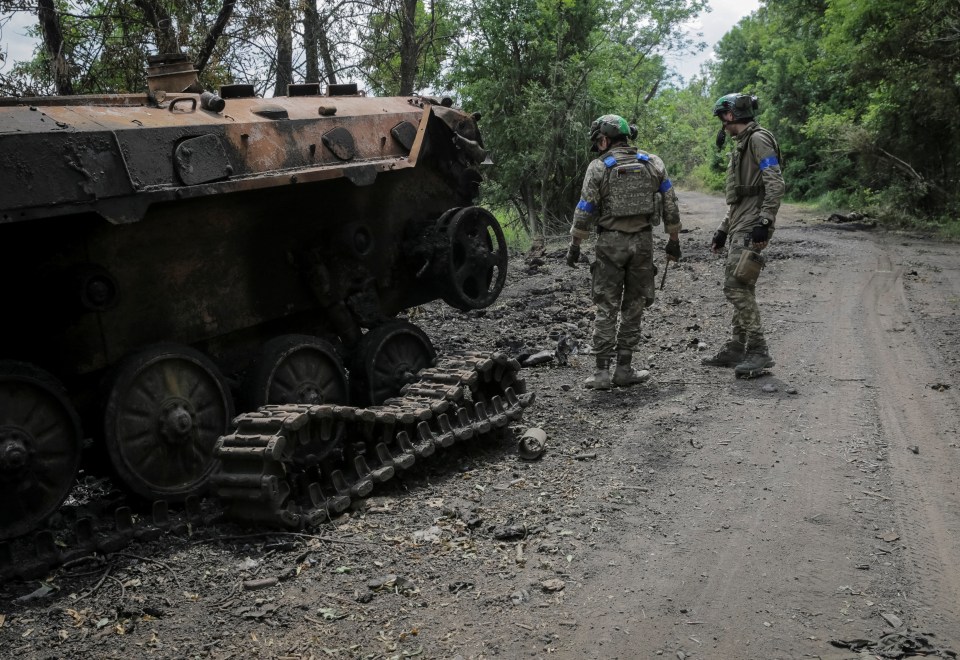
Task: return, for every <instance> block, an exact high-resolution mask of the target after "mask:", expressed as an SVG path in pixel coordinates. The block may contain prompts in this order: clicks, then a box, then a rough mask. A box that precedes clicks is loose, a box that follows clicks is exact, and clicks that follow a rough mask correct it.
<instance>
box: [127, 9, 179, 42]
mask: <svg viewBox="0 0 960 660" xmlns="http://www.w3.org/2000/svg"><path fill="white" fill-rule="evenodd" d="M133 4H135V5H136V6H137V7H139V8H140V10H141V11H143V16H144V18H146V20H147V23H149V24H150V26H151V27H152V28H153V33H154V35H155V36H156V40H157V53H158V54H161V55H166V54H167V53H175V54H179V53H180V44H178V43H177V32H176V30H174V29H173V20H172V19H171V18H170V12H169V11H167V8H166V7H165V6H164V4H163V2H161V1H160V0H134V3H133Z"/></svg>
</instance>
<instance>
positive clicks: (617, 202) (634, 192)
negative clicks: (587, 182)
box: [603, 150, 663, 218]
mask: <svg viewBox="0 0 960 660" xmlns="http://www.w3.org/2000/svg"><path fill="white" fill-rule="evenodd" d="M603 164H604V165H605V166H606V168H607V190H608V193H607V199H605V200H604V202H603V207H604V211H606V212H607V213H609V214H610V215H611V216H613V217H615V218H620V217H624V216H633V215H647V216H653V215H654V213H655V212H656V200H655V199H654V195H655V194H656V192H657V190H658V189H659V188H660V179H661V178H663V176H662V175H661V174H660V173H658V172H657V171H656V166H655V165H654V164H653V161H652V160H651V159H650V155H649V154H646V153H644V152H642V151H639V150H637V153H636V154H618V155H617V156H614V155H612V154H611V155H609V156H607V157H606V158H604V159H603Z"/></svg>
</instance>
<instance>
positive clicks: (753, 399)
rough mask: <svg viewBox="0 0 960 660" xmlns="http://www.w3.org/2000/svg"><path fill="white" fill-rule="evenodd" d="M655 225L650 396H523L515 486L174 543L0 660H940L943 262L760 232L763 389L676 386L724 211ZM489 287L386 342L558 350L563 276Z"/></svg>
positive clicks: (955, 352) (950, 492)
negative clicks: (659, 266)
mask: <svg viewBox="0 0 960 660" xmlns="http://www.w3.org/2000/svg"><path fill="white" fill-rule="evenodd" d="M681 210H682V212H683V221H684V225H685V228H686V230H685V233H684V234H683V235H682V239H681V244H682V246H683V250H684V260H683V262H682V264H681V265H680V266H679V267H678V268H676V269H671V271H670V273H669V275H668V279H667V283H666V287H665V289H664V291H663V292H662V294H661V296H660V298H659V299H658V301H657V302H656V303H655V304H654V306H653V307H651V308H650V310H649V311H648V315H647V318H646V319H645V327H646V334H647V347H646V350H645V353H644V355H643V356H642V357H643V359H642V360H640V361H641V362H645V363H646V366H648V367H649V368H650V370H651V372H652V373H653V379H652V381H651V382H650V383H648V384H645V385H641V386H637V387H634V388H630V389H621V390H615V391H613V392H608V393H594V392H591V391H589V390H584V389H583V387H582V385H581V382H582V380H583V379H584V378H585V377H586V376H587V375H588V374H589V373H590V371H591V368H592V358H591V357H590V356H588V355H582V354H575V355H573V356H572V357H571V358H570V366H562V365H560V364H558V363H557V362H556V360H553V361H550V362H547V363H545V364H542V365H538V366H531V367H529V368H527V369H526V370H525V373H526V376H527V382H528V385H529V387H530V390H531V391H534V392H536V393H537V402H536V404H535V405H534V406H533V407H532V408H531V409H528V411H527V414H526V416H525V419H524V425H523V426H522V427H519V428H518V429H516V430H517V432H522V431H523V430H524V428H526V427H527V426H540V427H542V428H543V429H545V430H546V431H547V433H548V434H549V447H548V450H547V452H546V454H545V455H544V456H543V458H542V459H540V460H539V461H535V462H526V461H522V460H520V459H519V458H518V457H517V455H516V452H515V442H516V441H515V439H511V438H505V439H503V440H502V441H500V442H499V443H494V444H492V445H487V446H482V447H472V448H464V449H459V448H455V450H453V451H450V452H448V453H447V454H446V455H444V456H440V457H438V458H437V460H435V461H434V462H432V463H431V464H429V465H426V466H422V467H420V466H418V467H416V468H415V469H414V470H412V471H411V472H409V473H407V474H406V475H404V476H403V477H402V478H401V479H397V480H395V481H393V482H390V483H389V484H385V485H384V487H383V488H381V489H380V490H378V491H376V492H375V493H374V496H373V497H371V498H369V499H368V500H366V501H365V502H364V503H363V504H362V505H361V506H358V507H357V508H356V509H355V510H354V511H352V512H351V513H349V514H347V515H344V516H342V517H341V518H339V519H338V520H336V521H335V522H334V523H332V524H330V525H327V526H324V527H323V528H321V529H319V530H316V532H315V533H314V534H312V535H301V536H296V535H275V536H262V535H259V536H258V535H250V534H251V533H250V531H249V530H240V529H237V530H236V536H239V537H242V538H224V530H223V529H220V530H219V531H218V532H217V533H208V532H206V531H204V530H198V531H197V532H196V534H195V535H194V536H193V537H191V538H187V539H172V540H166V541H164V542H162V543H154V544H146V545H143V546H134V547H132V548H131V549H128V550H126V551H124V554H122V555H115V556H112V557H108V558H106V559H105V560H103V561H102V562H101V563H99V564H96V565H94V566H93V568H92V569H88V570H86V575H84V574H82V573H83V572H84V571H82V570H78V569H77V568H76V567H74V568H71V569H60V570H58V571H57V572H56V573H55V574H53V575H51V576H50V577H49V579H48V580H46V581H44V584H45V585H46V586H47V587H49V588H50V590H51V591H50V592H49V593H48V594H46V595H42V596H38V597H34V598H28V599H26V600H20V601H17V600H15V599H16V598H20V597H23V596H25V595H27V594H30V593H31V592H34V590H35V589H37V587H38V586H41V585H38V584H36V583H34V584H30V585H25V584H9V585H3V587H2V592H0V645H2V646H0V648H2V649H3V654H0V655H4V656H5V657H14V656H18V657H24V658H33V657H37V658H39V657H70V658H81V657H89V658H94V657H96V658H106V657H111V658H112V657H116V658H120V657H124V658H125V657H148V656H149V657H158V658H182V657H215V658H246V657H264V658H267V657H271V658H274V657H276V658H279V657H296V658H309V657H315V658H327V657H332V658H367V657H376V658H379V657H385V658H394V657H396V658H403V657H422V658H456V657H458V656H459V657H462V658H488V657H504V658H519V657H548V656H549V657H558V658H655V657H666V658H681V659H683V658H710V659H718V658H719V659H740V658H758V659H765V660H766V659H771V658H811V657H812V658H861V657H877V655H878V654H879V653H880V652H881V651H882V650H884V649H888V650H889V649H893V650H894V651H896V650H897V649H900V650H904V649H906V648H909V645H910V644H913V645H914V648H916V649H920V650H925V651H928V652H931V651H933V650H934V649H940V651H941V655H942V657H951V656H950V652H957V651H960V492H958V491H960V486H958V477H957V473H958V467H960V437H958V433H957V429H958V425H960V399H958V388H960V378H958V360H960V348H958V344H957V342H956V336H955V334H954V333H955V332H960V329H958V328H957V324H956V314H957V310H958V307H960V271H958V268H960V248H958V246H956V245H944V244H939V243H936V242H932V241H929V240H924V239H920V238H916V237H908V236H904V235H899V234H892V233H885V232H880V231H878V230H870V229H868V228H865V227H863V226H862V225H855V226H851V225H830V224H825V223H821V222H818V221H816V219H815V218H814V217H813V215H812V214H810V213H807V212H804V211H801V210H799V209H797V208H794V207H789V206H787V207H785V208H784V209H783V210H782V212H781V215H780V218H779V219H778V230H777V233H776V235H775V236H774V240H773V242H772V243H771V246H770V247H769V248H768V250H767V253H768V259H769V264H768V267H767V269H766V270H765V271H764V273H763V274H762V276H761V284H760V287H759V298H760V303H761V310H762V312H763V314H764V322H765V325H766V327H767V330H768V339H769V342H770V345H771V350H772V353H773V354H774V357H775V358H776V360H777V366H776V367H774V368H773V369H772V371H771V373H770V374H769V375H768V376H765V377H762V378H759V379H755V380H739V381H738V380H736V379H734V377H733V374H732V371H731V370H722V369H710V368H706V367H702V366H700V359H701V357H703V356H704V355H705V354H707V353H709V352H711V351H713V350H715V349H716V348H717V346H718V345H719V344H720V343H721V342H722V341H723V339H724V338H725V336H726V333H727V328H728V323H729V312H730V310H729V308H727V306H726V304H725V302H724V301H723V298H722V293H721V290H720V287H721V282H720V280H721V278H722V260H721V259H719V258H718V257H716V256H713V255H711V254H710V253H709V251H708V250H707V248H706V243H707V242H708V241H709V237H710V235H711V234H712V231H713V227H714V225H715V224H716V222H717V219H718V218H719V216H720V214H721V213H722V210H723V205H722V201H721V200H719V199H717V198H714V197H710V196H706V195H699V194H695V193H685V194H682V195H681ZM662 240H663V237H662V236H660V235H658V236H657V241H658V243H657V245H658V247H662ZM586 253H588V254H589V255H590V256H591V258H592V250H586ZM658 254H660V253H659V252H658ZM511 268H512V273H511V277H510V282H509V284H508V289H507V290H505V292H504V294H503V295H502V296H501V298H500V300H499V301H498V302H497V303H496V304H495V305H494V306H493V307H492V308H490V309H488V310H482V311H481V312H475V313H469V314H461V313H459V312H453V311H451V310H450V309H449V308H445V307H443V306H441V305H436V306H433V305H431V306H429V307H426V308H422V309H419V310H416V313H415V314H413V315H412V320H414V321H415V322H417V323H418V324H420V325H421V326H422V327H423V328H424V329H425V330H426V331H427V332H428V334H429V335H430V336H431V337H432V338H433V339H434V341H435V342H436V344H437V347H438V349H439V350H440V352H444V351H448V350H452V349H455V348H460V347H463V346H464V345H465V344H467V345H472V346H476V347H478V348H483V349H499V350H504V351H508V352H511V353H513V354H515V355H522V356H527V355H530V354H532V353H535V352H536V351H538V350H544V349H547V350H552V349H553V348H554V347H555V346H556V344H557V339H558V337H559V336H561V335H567V336H569V337H572V338H575V339H577V340H578V341H579V342H580V346H581V350H582V349H583V347H584V346H585V345H586V344H587V343H588V342H589V337H590V328H591V319H592V310H591V306H590V303H589V300H588V295H587V294H588V290H589V289H588V272H587V269H586V268H583V267H581V268H579V269H577V270H576V271H571V270H569V269H568V268H567V267H566V266H565V265H564V264H563V261H562V248H561V246H560V244H557V245H555V246H554V249H553V250H552V251H550V252H549V253H548V255H547V256H546V258H545V259H543V260H541V261H538V260H530V259H529V258H526V257H523V256H518V257H517V258H515V259H514V261H513V263H512V266H511ZM228 531H229V530H228ZM80 568H85V567H80ZM270 576H278V577H280V578H281V579H280V580H279V581H278V582H277V584H276V585H274V586H272V587H269V588H265V589H262V590H257V591H245V590H244V589H242V588H241V586H240V585H241V584H242V581H243V580H248V579H251V578H252V577H256V578H264V577H270ZM88 592H89V593H88ZM891 631H896V632H899V633H901V635H900V636H895V635H890V634H887V633H890V632H891ZM919 633H928V634H932V635H933V636H932V637H931V636H926V637H924V636H922V635H920V634H919ZM885 635H886V636H885ZM881 638H882V639H881ZM924 639H925V640H926V641H925V642H923V641H921V640H924ZM831 640H833V641H837V642H842V641H845V642H848V644H847V646H846V647H842V646H841V647H838V646H836V645H832V644H831ZM853 640H861V641H860V642H859V643H856V642H854V641H853ZM860 648H864V649H866V650H867V652H868V654H867V655H860V653H859V652H858V649H860ZM869 652H872V653H873V654H872V655H871V654H869ZM891 653H892V651H891ZM883 657H902V655H888V656H883Z"/></svg>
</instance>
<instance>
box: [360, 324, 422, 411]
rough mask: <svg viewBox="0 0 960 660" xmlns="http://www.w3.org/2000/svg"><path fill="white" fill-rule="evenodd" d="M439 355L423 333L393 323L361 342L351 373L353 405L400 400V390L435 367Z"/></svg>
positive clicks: (365, 337)
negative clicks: (397, 397)
mask: <svg viewBox="0 0 960 660" xmlns="http://www.w3.org/2000/svg"><path fill="white" fill-rule="evenodd" d="M436 358H437V352H436V351H435V350H434V348H433V344H431V343H430V339H429V338H428V337H427V335H426V334H424V332H423V330H421V329H420V328H418V327H417V326H415V325H413V324H412V323H409V322H407V321H401V320H396V321H390V322H388V323H385V324H384V325H381V326H379V327H377V328H374V329H372V330H370V331H369V332H367V334H365V335H364V336H363V338H362V339H361V340H360V343H359V345H358V347H357V352H356V356H355V360H354V366H353V369H351V370H350V382H351V384H352V387H353V396H354V402H355V404H356V405H361V406H370V405H373V406H378V405H380V404H381V403H383V402H384V401H385V400H387V399H389V398H391V397H395V396H399V395H400V388H401V387H403V386H404V385H406V384H407V383H410V382H413V381H415V380H416V375H417V373H418V372H419V371H420V370H421V369H425V368H427V367H430V366H433V363H434V361H435V360H436Z"/></svg>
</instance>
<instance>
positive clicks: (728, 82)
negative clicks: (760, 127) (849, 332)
mask: <svg viewBox="0 0 960 660" xmlns="http://www.w3.org/2000/svg"><path fill="white" fill-rule="evenodd" d="M717 52H718V57H719V63H718V65H717V66H716V68H715V75H716V85H715V87H714V92H715V93H716V94H718V95H719V94H722V93H726V92H729V91H735V90H744V91H753V92H757V93H758V94H759V95H760V98H761V107H762V108H763V109H764V110H763V114H762V116H761V119H762V122H763V123H764V124H765V125H768V126H769V127H770V128H771V129H773V130H774V132H775V133H776V134H777V137H778V138H779V140H780V142H781V146H782V147H783V150H784V153H785V156H786V162H787V167H786V172H785V174H786V179H787V182H788V186H789V190H790V192H791V194H792V195H793V196H795V197H798V198H801V199H817V198H828V199H830V200H831V201H832V202H833V203H841V204H852V205H864V206H870V207H871V208H870V209H868V210H870V211H872V212H874V213H879V214H881V215H882V214H887V215H896V216H900V217H903V216H913V217H918V218H925V217H926V218H937V217H940V218H947V217H950V216H953V215H955V213H956V211H957V210H958V209H960V193H958V192H957V191H958V188H957V180H958V177H960V113H957V110H956V109H957V107H958V104H960V85H958V81H960V8H958V6H957V4H956V3H955V2H947V1H946V0H915V1H914V2H910V3H902V2H897V1H895V0H869V1H867V2H862V1H860V0H778V1H777V2H773V1H772V0H768V2H766V3H765V5H764V6H763V7H762V8H761V9H760V10H759V11H757V12H756V13H755V14H753V15H752V16H750V17H748V18H746V19H744V20H743V21H741V22H740V23H739V24H738V25H737V26H736V27H735V28H734V29H733V30H731V32H729V33H728V34H727V35H726V36H725V37H724V38H723V39H722V40H721V42H720V44H719V45H718V47H717Z"/></svg>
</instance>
